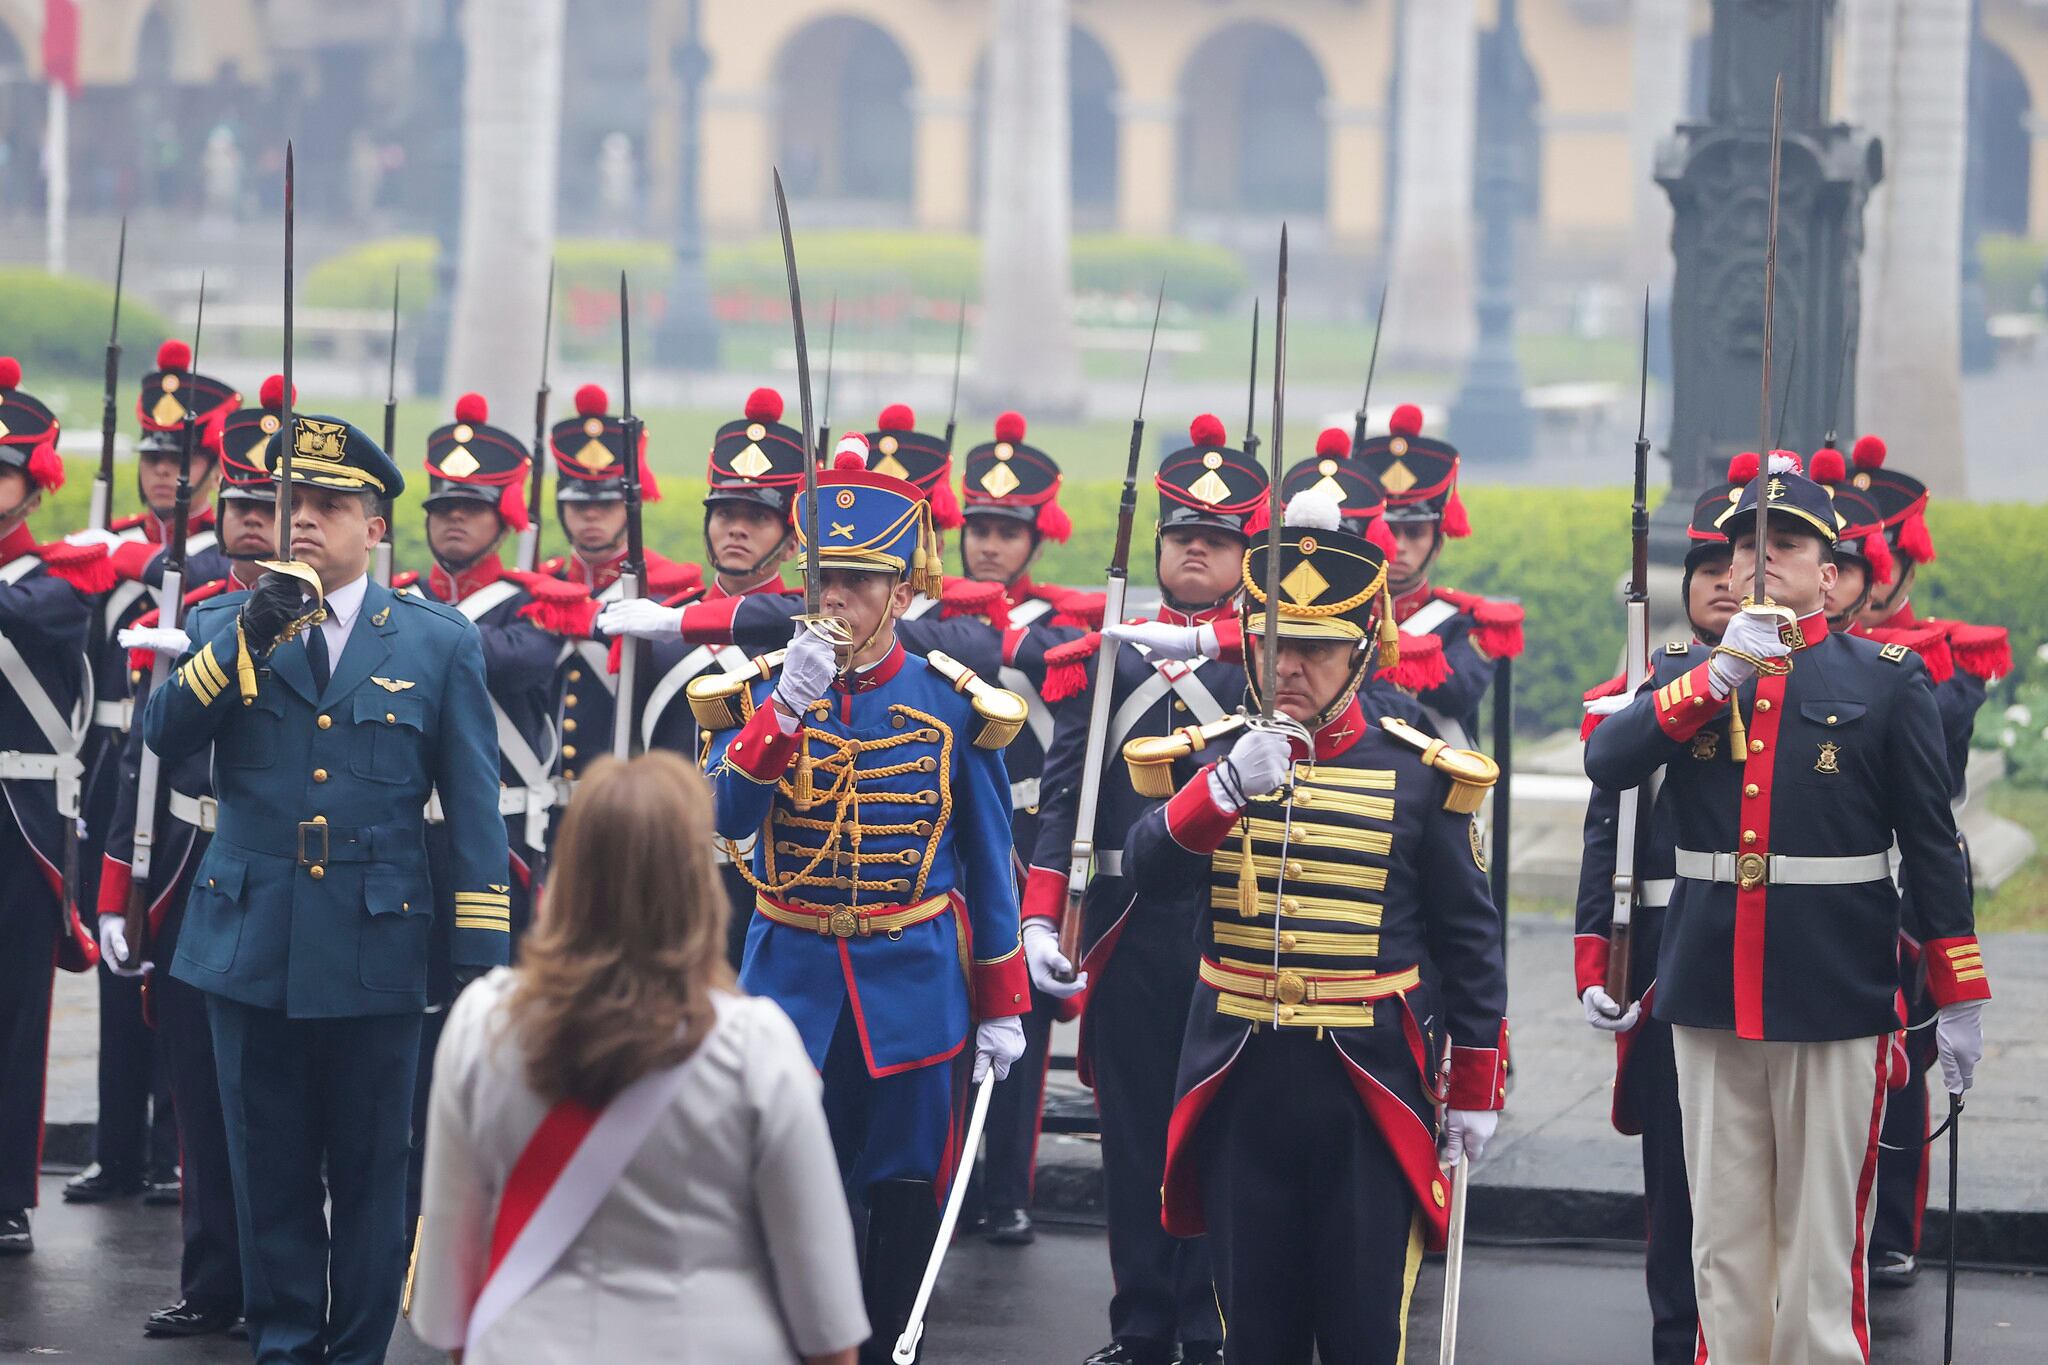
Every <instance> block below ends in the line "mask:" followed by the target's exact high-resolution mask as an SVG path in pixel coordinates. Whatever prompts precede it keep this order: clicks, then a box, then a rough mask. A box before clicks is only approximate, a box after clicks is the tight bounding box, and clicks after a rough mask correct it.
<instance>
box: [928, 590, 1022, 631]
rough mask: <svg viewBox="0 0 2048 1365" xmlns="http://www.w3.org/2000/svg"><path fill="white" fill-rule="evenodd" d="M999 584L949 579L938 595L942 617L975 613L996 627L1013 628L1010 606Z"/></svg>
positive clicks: (944, 618) (975, 615) (1002, 628)
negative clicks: (1011, 626) (1011, 625)
mask: <svg viewBox="0 0 2048 1365" xmlns="http://www.w3.org/2000/svg"><path fill="white" fill-rule="evenodd" d="M1005 599H1006V594H1005V593H1004V591H1003V585H1002V584H1000V583H981V582H977V581H975V580H974V579H972V578H948V579H947V580H946V586H945V587H944V589H943V590H942V591H941V593H940V596H939V619H941V620H949V619H951V618H953V617H956V616H972V617H978V618H980V619H981V620H984V621H987V622H988V623H989V624H990V625H991V626H994V627H995V628H996V629H997V630H1008V629H1009V628H1010V609H1009V607H1008V606H1007V605H1006V600H1005Z"/></svg>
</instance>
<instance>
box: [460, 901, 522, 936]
mask: <svg viewBox="0 0 2048 1365" xmlns="http://www.w3.org/2000/svg"><path fill="white" fill-rule="evenodd" d="M455 927H456V928H458V929H501V930H503V931H504V932H506V933H508V934H509V933H511V932H512V898H511V896H510V894H509V893H508V892H506V891H458V892H456V893H455Z"/></svg>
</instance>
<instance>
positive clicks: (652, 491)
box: [640, 431, 661, 502]
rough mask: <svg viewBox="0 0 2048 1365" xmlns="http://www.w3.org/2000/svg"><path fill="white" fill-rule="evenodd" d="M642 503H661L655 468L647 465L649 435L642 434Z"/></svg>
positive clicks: (659, 485)
mask: <svg viewBox="0 0 2048 1365" xmlns="http://www.w3.org/2000/svg"><path fill="white" fill-rule="evenodd" d="M640 501H642V502H660V501H661V484H660V483H659V482H658V481H657V480H656V479H655V477H654V470H653V468H652V467H651V466H650V465H649V464H648V463H647V433H646V432H644V431H643V432H641V433H640Z"/></svg>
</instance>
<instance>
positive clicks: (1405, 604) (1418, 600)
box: [1394, 578, 1436, 625]
mask: <svg viewBox="0 0 2048 1365" xmlns="http://www.w3.org/2000/svg"><path fill="white" fill-rule="evenodd" d="M1435 600H1436V589H1435V588H1432V587H1430V586H1429V580H1428V579H1426V578H1425V579H1423V580H1422V582H1421V583H1419V584H1417V585H1416V586H1415V587H1414V588H1413V589H1412V590H1411V591H1409V592H1406V593H1403V594H1402V595H1401V596H1399V597H1397V598H1395V599H1394V624H1395V625H1399V624H1401V622H1403V621H1405V620H1407V619H1408V618H1409V617H1411V616H1413V615H1414V614H1415V613H1416V612H1418V611H1421V610H1422V609H1423V608H1424V607H1425V606H1427V605H1428V604H1429V603H1431V602H1433V601H1435Z"/></svg>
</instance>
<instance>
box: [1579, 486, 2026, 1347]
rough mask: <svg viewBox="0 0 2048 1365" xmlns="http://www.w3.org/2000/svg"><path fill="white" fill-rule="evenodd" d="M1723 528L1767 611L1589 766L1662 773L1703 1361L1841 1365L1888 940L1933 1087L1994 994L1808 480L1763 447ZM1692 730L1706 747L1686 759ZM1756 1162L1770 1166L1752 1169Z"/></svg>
mask: <svg viewBox="0 0 2048 1365" xmlns="http://www.w3.org/2000/svg"><path fill="white" fill-rule="evenodd" d="M1760 500H1761V503H1762V505H1763V507H1764V510H1765V513H1766V515H1767V516H1768V518H1769V522H1768V526H1767V528H1766V535H1765V537H1764V539H1765V545H1764V546H1763V547H1762V548H1761V549H1760V548H1759V547H1758V545H1757V543H1756V541H1757V536H1756V522H1755V513H1756V510H1757V508H1758V505H1759V501H1760ZM1723 524H1724V527H1725V529H1726V530H1727V531H1728V532H1729V534H1730V537H1731V539H1732V540H1733V542H1734V550H1735V555H1734V578H1735V582H1736V583H1737V584H1738V585H1741V584H1745V583H1749V582H1751V581H1753V580H1752V574H1753V571H1754V567H1755V565H1756V563H1757V556H1758V555H1759V554H1762V555H1763V559H1764V565H1765V586H1766V592H1767V593H1768V595H1769V598H1770V603H1768V604H1765V605H1762V606H1750V607H1745V609H1744V610H1743V611H1741V612H1739V613H1737V614H1736V616H1735V617H1734V619H1733V620H1732V621H1731V622H1730V624H1729V626H1728V629H1727V631H1726V632H1725V633H1724V635H1723V636H1722V639H1721V641H1720V643H1719V644H1717V645H1715V646H1714V647H1713V649H1712V650H1711V651H1707V653H1708V657H1707V658H1705V659H1703V660H1701V661H1700V662H1698V663H1695V664H1693V665H1692V666H1691V667H1689V668H1688V669H1687V670H1686V671H1684V672H1682V673H1680V674H1679V675H1678V676H1677V677H1676V678H1674V679H1672V680H1671V681H1669V682H1666V683H1664V684H1663V685H1661V686H1659V687H1656V688H1653V689H1645V690H1644V691H1643V692H1641V693H1639V694H1638V695H1637V696H1636V697H1635V698H1634V699H1633V700H1632V701H1631V702H1630V703H1629V705H1628V706H1627V707H1626V708H1625V709H1623V710H1621V711H1619V712H1617V713H1615V714H1614V715H1612V716H1610V717H1608V718H1607V719H1606V720H1605V721H1603V722H1602V723H1601V725H1600V727H1599V728H1598V729H1597V730H1595V731H1594V732H1593V734H1592V737H1591V738H1590V739H1589V741H1588V742H1587V746H1586V772H1587V776H1589V777H1591V778H1592V779H1593V781H1594V782H1595V783H1596V784H1597V785H1600V786H1603V787H1609V788H1613V789H1616V790H1620V789H1625V788H1627V787H1630V786H1637V785H1640V784H1642V783H1644V782H1647V781H1648V780H1649V779H1650V777H1651V776H1652V774H1653V773H1654V772H1655V771H1656V770H1657V769H1658V768H1660V767H1662V768H1663V769H1664V771H1665V780H1664V792H1663V795H1662V797H1661V799H1662V800H1664V801H1668V802H1669V803H1670V804H1671V810H1672V813H1673V816H1674V818H1675V824H1674V828H1673V833H1674V840H1675V844H1676V848H1675V852H1674V857H1673V865H1674V871H1675V873H1676V881H1677V888H1676V890H1675V892H1674V893H1673V896H1672V901H1671V907H1670V909H1669V910H1668V911H1667V912H1666V916H1665V923H1664V930H1663V943H1662V946H1661V951H1660V953H1659V956H1658V962H1657V994H1656V999H1655V1002H1654V1004H1653V1006H1652V1012H1653V1013H1654V1014H1655V1016H1656V1017H1657V1018H1658V1019H1661V1020H1663V1021H1664V1022H1666V1023H1668V1024H1670V1025H1671V1026H1672V1041H1673V1051H1674V1056H1675V1060H1676V1064H1677V1072H1678V1092H1679V1103H1680V1110H1681V1114H1682V1118H1683V1127H1684V1136H1685V1160H1686V1175H1687V1180H1688V1184H1689V1187H1690V1189H1691V1191H1692V1195H1693V1220H1694V1228H1693V1266H1694V1287H1695V1290H1696V1292H1697V1295H1698V1299H1699V1311H1700V1327H1701V1333H1702V1339H1703V1341H1704V1343H1705V1348H1706V1350H1707V1351H1708V1353H1709V1354H1710V1355H1711V1356H1712V1357H1713V1358H1715V1359H1717V1360H1719V1359H1727V1360H1762V1359H1773V1358H1775V1359H1786V1358H1794V1357H1796V1358H1799V1359H1804V1360H1811V1361H1814V1362H1831V1363H1832V1362H1842V1363H1843V1365H1847V1362H1851V1361H1862V1360H1863V1359H1865V1358H1866V1356H1867V1354H1868V1341H1869V1322H1868V1311H1867V1310H1868V1305H1867V1297H1866V1292H1865V1291H1866V1285H1867V1279H1866V1266H1865V1262H1866V1258H1867V1254H1868V1253H1867V1246H1868V1242H1867V1238H1868V1235H1869V1229H1870V1226H1871V1217H1872V1214H1873V1209H1872V1207H1871V1203H1870V1195H1871V1186H1872V1183H1873V1182H1872V1180H1871V1178H1870V1176H1871V1173H1872V1171H1873V1170H1874V1166H1875V1163H1876V1161H1877V1156H1878V1133H1879V1125H1880V1122H1881V1120H1882V1117H1883V1115H1884V1111H1885V1108H1886V1089H1887V1073H1888V1070H1889V1066H1888V1063H1889V1055H1890V1052H1891V1050H1892V1044H1893V1034H1894V1033H1895V1031H1896V1030H1897V1029H1898V1027H1899V1025H1900V1023H1901V1020H1900V1018H1899V1015H1898V1011H1897V1006H1896V1000H1897V995H1898V984H1899V978H1898V972H1899V968H1898V937H1899V933H1900V931H1901V929H1902V928H1903V929H1906V930H1908V931H1910V932H1911V933H1912V934H1913V936H1914V937H1915V938H1916V939H1917V940H1918V941H1919V943H1920V945H1921V949H1922V954H1923V961H1924V965H1925V971H1926V974H1927V986H1928V992H1929V995H1930V997H1931V999H1932V1001H1933V1002H1934V1008H1935V1022H1934V1025H1933V1031H1934V1033H1935V1042H1936V1048H1937V1051H1938V1054H1939V1057H1940V1060H1941V1064H1942V1070H1943V1074H1944V1080H1945V1082H1946V1084H1947V1087H1948V1089H1949V1090H1950V1092H1951V1093H1952V1094H1958V1095H1959V1094H1961V1093H1962V1092H1963V1091H1964V1090H1966V1089H1967V1088H1968V1087H1969V1085H1970V1083H1971V1079H1972V1076H1973V1073H1974V1071H1975V1067H1976V1064H1977V1061H1978V1059H1979V1058H1980V1057H1981V1055H1982V1050H1983V1027H1982V1022H1981V1017H1980V1015H1981V1011H1982V1008H1983V1002H1984V1001H1985V1000H1986V999H1988V998H1989V995H1990V985H1989V981H1988V979H1987V977H1986V974H1985V969H1984V961H1983V955H1982V952H1981V950H1980V949H1979V947H1978V944H1977V939H1976V934H1975V932H1974V927H1973V919H1972V914H1971V908H1970V900H1969V891H1968V874H1967V869H1966V867H1965V864H1964V860H1963V855H1962V851H1961V849H1960V848H1959V847H1958V845H1957V842H1956V832H1955V821H1954V818H1953V816H1952V814H1951V813H1950V810H1949V803H1948V793H1949V787H1948V778H1949V772H1948V763H1947V759H1946V756H1945V754H1944V752H1943V740H1942V731H1941V722H1940V718H1939V715H1938V712H1937V710H1936V707H1935V702H1934V696H1933V693H1932V690H1931V689H1930V687H1929V684H1928V680H1927V670H1926V667H1925V666H1924V665H1923V664H1922V663H1921V661H1920V658H1919V656H1918V655H1917V654H1915V653H1914V651H1913V650H1911V649H1910V648H1908V647H1907V646H1905V645H1903V644H1896V643H1894V644H1884V645H1880V644H1879V643H1877V642H1876V641H1872V640H1860V639H1857V638H1855V637H1853V636H1848V635H1843V634H1839V633H1836V632H1834V631H1831V630H1830V629H1829V628H1828V624H1827V617H1826V614H1825V610H1824V604H1825V599H1826V593H1827V590H1828V589H1829V588H1830V587H1832V586H1833V585H1834V582H1835V578H1836V568H1835V564H1834V562H1833V560H1834V554H1835V543H1836V539H1837V537H1838V535H1839V533H1840V529H1841V520H1840V516H1839V514H1838V513H1837V512H1836V510H1835V507H1834V505H1833V503H1832V501H1831V500H1830V498H1829V497H1828V494H1827V491H1826V490H1825V489H1823V488H1822V487H1820V486H1819V485H1818V484H1816V483H1814V482H1812V481H1811V480H1810V479H1807V478H1806V477H1805V476H1804V475H1802V474H1801V473H1799V472H1798V462H1797V460H1796V459H1794V458H1793V457H1791V456H1788V455H1784V454H1782V453H1776V452H1774V453H1773V454H1772V455H1771V456H1770V458H1769V461H1768V463H1767V464H1766V465H1765V466H1764V467H1763V468H1762V469H1761V470H1760V471H1759V472H1758V473H1757V475H1756V476H1755V477H1754V478H1752V479H1750V480H1749V481H1748V483H1747V484H1746V485H1745V486H1744V487H1743V490H1742V494H1741V499H1740V501H1738V502H1736V503H1735V504H1734V505H1733V508H1732V510H1731V511H1730V513H1729V514H1728V517H1727V519H1726V521H1725V522H1724V523H1723ZM1709 734H1716V735H1718V740H1717V741H1716V747H1717V749H1718V751H1719V753H1720V755H1722V756H1723V757H1722V758H1721V759H1718V760H1713V761H1704V762H1694V761H1686V759H1687V754H1688V752H1689V751H1690V750H1691V749H1693V748H1694V746H1695V745H1697V744H1699V743H1700V740H1701V736H1703V735H1709ZM1895 843H1896V845H1897V848H1898V851H1899V858H1900V861H1899V864H1898V877H1899V882H1898V885H1896V886H1895V885H1894V882H1893V878H1892V863H1891V859H1890V856H1889V853H1890V850H1891V849H1892V848H1893V845H1894V844H1895ZM1902 892H1903V899H1902ZM1902 907H1903V909H1902ZM1760 1151H1761V1152H1769V1151H1775V1152H1776V1154H1777V1155H1776V1161H1775V1163H1774V1166H1773V1169H1772V1171H1771V1172H1770V1174H1769V1175H1768V1176H1767V1177H1766V1178H1764V1179H1761V1180H1760V1179H1759V1177H1758V1174H1757V1166H1756V1153H1758V1152H1760Z"/></svg>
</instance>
